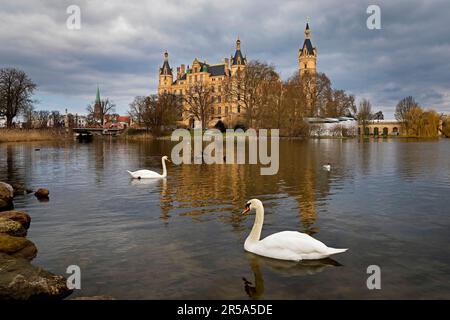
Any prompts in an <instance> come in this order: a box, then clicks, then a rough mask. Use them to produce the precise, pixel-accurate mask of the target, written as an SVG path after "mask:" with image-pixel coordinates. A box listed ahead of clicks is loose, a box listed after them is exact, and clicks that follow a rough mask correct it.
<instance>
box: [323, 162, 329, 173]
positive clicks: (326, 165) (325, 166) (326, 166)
mask: <svg viewBox="0 0 450 320" xmlns="http://www.w3.org/2000/svg"><path fill="white" fill-rule="evenodd" d="M322 168H323V169H324V170H327V171H331V164H330V163H328V164H324V165H323V166H322Z"/></svg>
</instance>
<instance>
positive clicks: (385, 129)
mask: <svg viewBox="0 0 450 320" xmlns="http://www.w3.org/2000/svg"><path fill="white" fill-rule="evenodd" d="M361 130H364V129H363V126H362V125H360V126H359V128H358V134H361ZM401 134H403V129H402V125H401V122H399V121H397V120H395V119H390V120H389V119H388V120H372V121H370V122H369V123H368V124H367V125H366V127H365V132H364V135H366V136H369V135H373V136H398V135H401Z"/></svg>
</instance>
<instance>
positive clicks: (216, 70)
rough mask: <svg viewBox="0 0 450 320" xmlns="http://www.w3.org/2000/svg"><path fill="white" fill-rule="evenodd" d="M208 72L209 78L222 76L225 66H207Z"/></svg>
mask: <svg viewBox="0 0 450 320" xmlns="http://www.w3.org/2000/svg"><path fill="white" fill-rule="evenodd" d="M208 72H209V73H210V74H211V76H223V75H226V73H225V64H216V65H213V66H208Z"/></svg>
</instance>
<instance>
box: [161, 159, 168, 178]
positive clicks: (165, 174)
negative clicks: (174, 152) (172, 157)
mask: <svg viewBox="0 0 450 320" xmlns="http://www.w3.org/2000/svg"><path fill="white" fill-rule="evenodd" d="M161 162H162V167H163V173H162V175H161V176H162V177H167V169H166V161H165V160H164V159H161Z"/></svg>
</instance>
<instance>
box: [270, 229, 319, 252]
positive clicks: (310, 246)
mask: <svg viewBox="0 0 450 320" xmlns="http://www.w3.org/2000/svg"><path fill="white" fill-rule="evenodd" d="M261 244H262V245H263V246H264V247H265V248H267V249H269V248H270V250H290V251H293V252H296V253H299V254H302V255H305V254H306V255H307V254H312V253H325V252H327V246H326V245H325V244H324V243H322V242H320V241H319V240H316V239H314V238H313V237H311V236H309V235H307V234H305V233H300V232H297V231H282V232H278V233H274V234H272V235H270V236H268V237H266V238H264V239H262V240H261Z"/></svg>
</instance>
